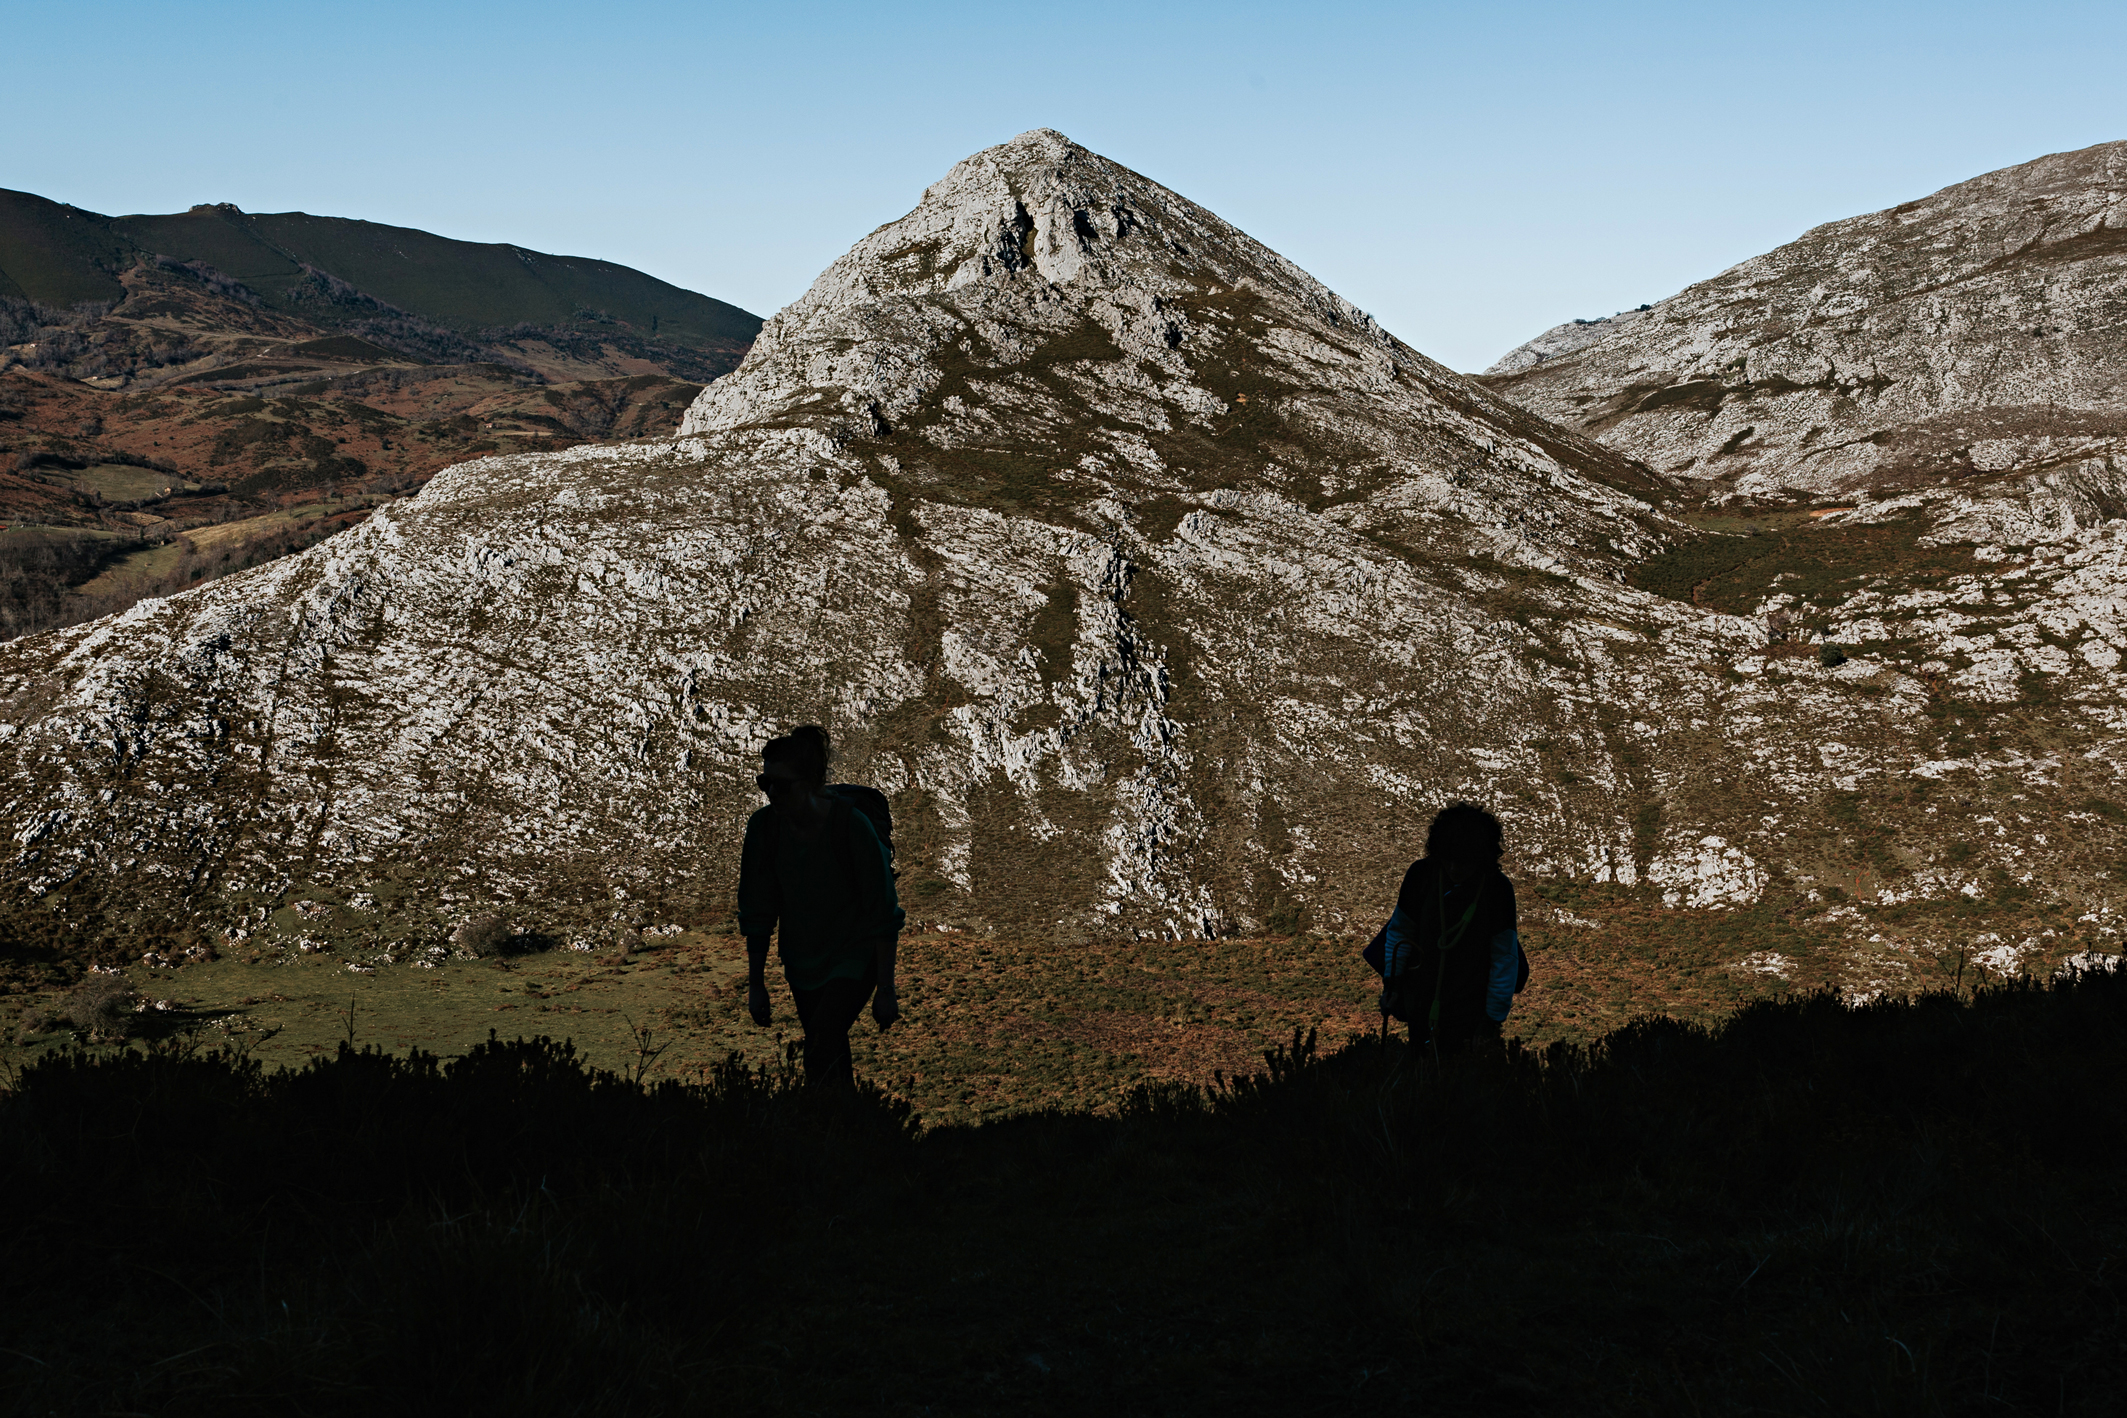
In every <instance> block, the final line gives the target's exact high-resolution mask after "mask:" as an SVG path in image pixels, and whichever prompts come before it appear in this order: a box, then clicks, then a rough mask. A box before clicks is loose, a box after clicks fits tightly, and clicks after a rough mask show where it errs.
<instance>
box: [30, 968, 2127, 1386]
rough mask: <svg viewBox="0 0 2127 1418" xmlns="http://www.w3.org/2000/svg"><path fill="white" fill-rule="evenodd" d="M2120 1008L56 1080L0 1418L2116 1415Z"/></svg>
mask: <svg viewBox="0 0 2127 1418" xmlns="http://www.w3.org/2000/svg"><path fill="white" fill-rule="evenodd" d="M2123 1025H2127V979H2117V978H2100V979H2094V980H2088V981H2086V982H2084V983H2082V984H2079V985H2077V986H2074V987H2072V988H2061V989H2054V990H2035V989H2029V988H2012V989H2004V990H1999V991H1993V992H1989V993H1986V994H1983V995H1981V996H1979V997H1977V998H1974V999H1969V1000H1959V999H1956V998H1952V997H1949V996H1934V997H1930V998H1926V999H1922V1000H1918V1001H1915V1002H1912V1003H1897V1004H1889V1003H1886V1004H1878V1005H1874V1006H1870V1007H1868V1008H1865V1009H1860V1010H1853V1009H1849V1008H1847V1007H1845V1006H1843V1005H1842V1004H1840V1003H1839V1002H1838V1001H1836V1000H1835V999H1831V998H1828V997H1818V998H1814V999H1805V1000H1794V1001H1789V1002H1785V1003H1779V1004H1760V1005H1758V1006H1755V1007H1753V1008H1751V1009H1749V1010H1746V1011H1745V1012H1744V1013H1743V1014H1741V1015H1740V1016H1738V1017H1737V1018H1736V1019H1734V1020H1733V1021H1731V1022H1730V1023H1728V1024H1727V1025H1726V1026H1725V1028H1724V1029H1722V1030H1721V1031H1720V1032H1718V1033H1709V1032H1708V1031H1705V1030H1702V1029H1697V1028H1694V1027H1692V1026H1688V1025H1681V1024H1676V1023H1670V1022H1655V1023H1650V1024H1645V1025H1641V1026H1637V1027H1635V1028H1632V1029H1628V1030H1626V1031H1623V1032H1621V1033H1619V1034H1617V1035H1614V1036H1612V1037H1610V1038H1609V1039H1607V1040H1606V1041H1604V1042H1603V1043H1602V1044H1601V1045H1600V1046H1598V1047H1597V1048H1595V1049H1593V1050H1588V1051H1580V1050H1574V1049H1571V1048H1566V1047H1561V1048H1558V1049H1554V1050H1552V1051H1551V1052H1550V1053H1549V1054H1548V1055H1547V1056H1546V1057H1544V1058H1542V1059H1541V1060H1539V1058H1538V1057H1537V1056H1535V1055H1530V1054H1525V1053H1524V1054H1516V1055H1513V1056H1511V1057H1510V1058H1508V1059H1504V1060H1485V1059H1466V1060H1460V1061H1456V1062H1455V1063H1454V1065H1453V1066H1452V1067H1451V1068H1450V1069H1448V1070H1447V1071H1446V1072H1444V1073H1436V1072H1434V1071H1433V1070H1432V1069H1430V1068H1429V1067H1427V1066H1421V1065H1414V1063H1413V1061H1411V1060H1410V1059H1408V1058H1407V1057H1405V1056H1404V1054H1403V1051H1402V1050H1400V1049H1397V1048H1392V1049H1390V1050H1387V1051H1383V1050H1381V1049H1380V1048H1379V1047H1378V1046H1374V1045H1371V1044H1360V1045H1356V1046H1354V1047H1352V1048H1350V1049H1347V1050H1345V1051H1342V1052H1341V1053H1338V1054H1336V1055H1334V1056H1332V1057H1330V1058H1328V1059H1326V1060H1323V1061H1321V1062H1308V1061H1307V1060H1306V1058H1305V1056H1304V1051H1302V1053H1301V1054H1300V1055H1297V1056H1296V1055H1295V1054H1293V1053H1285V1054H1282V1055H1281V1056H1279V1057H1278V1058H1276V1059H1275V1061H1274V1064H1273V1069H1272V1073H1271V1075H1270V1076H1268V1077H1266V1078H1263V1079H1260V1080H1258V1081H1256V1082H1255V1083H1252V1084H1250V1085H1248V1086H1245V1087H1241V1088H1238V1089H1234V1090H1230V1091H1223V1092H1216V1093H1212V1094H1206V1093H1203V1092H1200V1091H1196V1090H1191V1089H1187V1088H1176V1087H1168V1088H1165V1089H1154V1090H1149V1091H1140V1092H1139V1093H1138V1094H1137V1095H1135V1097H1134V1099H1133V1100H1132V1102H1131V1103H1130V1104H1129V1105H1128V1106H1126V1107H1125V1108H1124V1109H1123V1110H1122V1112H1121V1113H1120V1115H1118V1116H1115V1117H1110V1118H1094V1117H1089V1116H1085V1115H1083V1114H1068V1113H1049V1114H1044V1115H1038V1116H1032V1117H1023V1118H1019V1119H1016V1120H1013V1121H1011V1122H1008V1123H1005V1124H1002V1125H999V1126H993V1127H985V1128H981V1129H976V1130H967V1129H956V1128H945V1129H939V1130H934V1131H932V1132H929V1133H927V1134H922V1135H912V1134H910V1133H909V1132H907V1131H906V1130H904V1128H903V1127H902V1125H901V1123H900V1121H899V1113H898V1111H897V1109H896V1107H895V1106H894V1105H893V1104H891V1103H890V1102H888V1101H886V1100H884V1099H881V1098H878V1097H876V1096H871V1097H867V1098H864V1099H861V1100H852V1102H851V1103H850V1104H849V1105H847V1106H835V1105H833V1102H832V1100H823V1099H816V1098H808V1097H806V1096H804V1095H803V1094H802V1093H793V1092H789V1091H784V1090H783V1089H781V1088H780V1087H779V1086H778V1079H777V1076H776V1074H775V1073H774V1071H772V1070H771V1071H768V1072H765V1073H762V1072H755V1073H748V1072H746V1071H744V1070H741V1069H736V1068H730V1069H724V1070H721V1071H718V1072H716V1073H713V1074H712V1075H711V1076H710V1077H709V1078H708V1079H706V1080H704V1082H703V1083H702V1084H699V1085H695V1086H681V1085H678V1084H669V1085H665V1086H663V1087H661V1088H659V1089H656V1090H654V1091H650V1092H645V1091H643V1090H641V1089H638V1088H635V1087H633V1086H631V1085H629V1084H628V1083H627V1082H625V1081H624V1080H622V1079H617V1078H614V1077H613V1076H611V1075H610V1074H605V1075H592V1074H586V1073H585V1072H584V1071H582V1069H581V1068H580V1067H579V1066H578V1064H577V1062H576V1061H575V1060H572V1059H571V1058H569V1057H568V1056H567V1055H565V1054H563V1053H560V1052H558V1051H556V1050H553V1049H549V1048H546V1047H544V1046H539V1045H532V1046H510V1045H502V1046H497V1047H489V1048H484V1049H481V1050H477V1051H475V1052H474V1053H473V1054H472V1055H470V1056H468V1057H467V1058H465V1059H462V1060H459V1061H457V1062H455V1063H452V1064H450V1065H448V1066H445V1067H442V1068H439V1067H438V1066H437V1065H435V1064H434V1062H433V1061H424V1060H420V1059H415V1060H411V1061H408V1060H392V1059H388V1058H386V1057H384V1056H381V1055H375V1054H369V1055H364V1054H358V1053H353V1052H344V1051H343V1052H341V1053H340V1054H338V1055H337V1056H336V1057H328V1058H323V1059H319V1060H317V1061H316V1062H314V1063H313V1064H312V1065H310V1066H309V1067H308V1068H307V1069H306V1070H304V1071H303V1072H301V1073H280V1074H274V1075H265V1074H262V1073H260V1072H258V1071H256V1069H255V1066H249V1065H245V1064H242V1063H241V1062H238V1061H235V1060H233V1059H231V1058H230V1057H228V1056H226V1055H224V1056H221V1057H214V1056H202V1055H199V1054H196V1053H190V1054H188V1053H187V1051H186V1050H185V1049H183V1048H182V1047H165V1048H163V1049H160V1050H157V1051H154V1052H152V1053H151V1054H148V1055H142V1054H140V1053H138V1052H132V1053H115V1054H114V1053H113V1052H112V1051H110V1050H105V1051H103V1054H102V1057H100V1058H91V1057H88V1056H71V1057H69V1056H61V1057H58V1058H53V1059H49V1060H47V1061H45V1062H43V1063H41V1064H39V1065H37V1066H36V1067H33V1068H31V1069H29V1070H27V1071H26V1072H25V1073H23V1074H22V1075H21V1076H20V1079H19V1081H18V1083H17V1085H16V1088H15V1090H14V1092H13V1093H12V1095H10V1096H8V1097H6V1098H5V1099H4V1100H0V1187H4V1189H5V1191H6V1193H7V1194H8V1196H9V1197H10V1214H11V1218H12V1219H13V1221H14V1223H15V1225H14V1228H13V1229H12V1230H11V1232H10V1233H9V1237H8V1239H9V1245H8V1253H7V1257H6V1258H7V1261H8V1264H7V1265H6V1266H5V1267H4V1268H0V1326H4V1327H5V1328H6V1330H7V1333H8V1336H9V1337H8V1341H7V1345H6V1348H5V1350H0V1373H4V1374H5V1376H6V1382H5V1383H4V1384H0V1394H4V1395H5V1397H0V1411H13V1412H23V1413H29V1412H36V1413H44V1412H47V1411H63V1412H95V1411H133V1412H158V1413H171V1414H183V1413H209V1412H214V1413H223V1412H230V1411H239V1412H251V1411H258V1412H267V1411H275V1412H306V1413H318V1414H327V1413H371V1412H380V1411H431V1412H445V1411H447V1412H473V1413H477V1412H509V1413H513V1414H545V1413H659V1412H696V1411H708V1410H709V1409H712V1408H713V1409H716V1410H719V1411H733V1412H751V1413H777V1412H833V1413H869V1412H882V1413H884V1412H893V1413H918V1412H927V1413H941V1414H944V1413H950V1414H977V1413H982V1414H987V1413H997V1414H1006V1413H1010V1414H1025V1413H1059V1414H1062V1413H1073V1414H1075V1413H1090V1412H1108V1411H1116V1412H1145V1413H1152V1412H1157V1413H1195V1412H1206V1413H1219V1414H1231V1413H1234V1412H1269V1411H1285V1410H1291V1411H1296V1412H1325V1413H1327V1412H1338V1413H1375V1412H1379V1413H1408V1412H1412V1411H1434V1412H1448V1413H1462V1412H1472V1413H1474V1412H1487V1413H1493V1412H1518V1413H1557V1414H1575V1415H1580V1414H1603V1413H1621V1414H1622V1413H1632V1414H1672V1413H1673V1414H1686V1413H1689V1414H1707V1413H1742V1412H1757V1413H1804V1412H1819V1411H1824V1412H1870V1413H1886V1412H1895V1413H1913V1414H1932V1413H1957V1412H1980V1411H1986V1412H2003V1411H2006V1412H2024V1411H2028V1412H2045V1413H2063V1414H2101V1413H2107V1412H2110V1411H2112V1406H2113V1404H2114V1402H2115V1400H2116V1398H2117V1394H2118V1391H2119V1386H2120V1384H2121V1383H2122V1382H2123V1381H2127V1350H2123V1348H2122V1345H2121V1342H2120V1329H2119V1315H2120V1312H2121V1311H2120V1306H2121V1300H2122V1296H2121V1294H2120V1290H2119V1285H2120V1281H2119V1279H2118V1272H2119V1268H2120V1261H2121V1260H2122V1259H2123V1256H2122V1250H2123V1248H2127V1227H2123V1225H2122V1223H2121V1221H2120V1216H2121V1215H2122V1212H2121V1210H2120V1203H2121V1201H2122V1200H2123V1199H2127V1198H2123V1196H2122V1189H2123V1184H2122V1181H2121V1177H2120V1174H2119V1172H2118V1169H2117V1167H2116V1153H2117V1147H2118V1142H2119V1138H2120V1136H2121V1133H2122V1129H2123V1128H2127V1095H2123V1094H2122V1093H2121V1092H2120V1091H2119V1090H2118V1089H2116V1088H2110V1087H2102V1088H2091V1087H2083V1086H2079V1085H2078V1084H2077V1082H2076V1080H2079V1079H2091V1080H2101V1079H2111V1078H2116V1077H2118V1075H2119V1073H2120V1071H2121V1069H2122V1067H2123V1066H2127V1028H2123V1027H2122V1026H2123Z"/></svg>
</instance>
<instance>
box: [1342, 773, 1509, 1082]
mask: <svg viewBox="0 0 2127 1418" xmlns="http://www.w3.org/2000/svg"><path fill="white" fill-rule="evenodd" d="M1503 836H1504V834H1503V833H1502V832H1501V831H1500V826H1499V819H1498V818H1496V817H1494V816H1492V814H1491V813H1489V812H1486V811H1485V810H1484V809H1483V808H1481V807H1478V806H1476V805H1475V804H1474V803H1450V804H1449V805H1448V806H1447V807H1445V808H1443V809H1442V810H1441V811H1440V813H1439V815H1438V816H1436V817H1435V818H1434V819H1433V825H1432V826H1431V827H1430V828H1429V829H1427V831H1426V834H1425V856H1424V857H1423V858H1422V859H1420V860H1418V861H1415V862H1413V863H1411V867H1410V870H1409V871H1407V872H1405V873H1404V874H1403V887H1402V889H1401V890H1400V891H1398V892H1397V893H1396V912H1395V914H1394V915H1392V916H1390V917H1389V922H1388V925H1387V927H1385V928H1384V929H1383V931H1382V933H1381V936H1380V937H1378V938H1377V942H1376V944H1377V945H1378V946H1379V953H1380V957H1381V958H1380V961H1379V963H1378V965H1377V967H1376V968H1378V969H1379V970H1380V971H1381V977H1382V986H1383V988H1382V991H1381V1012H1382V1014H1383V1016H1385V1018H1384V1021H1383V1023H1384V1025H1385V1024H1386V1017H1389V1016H1392V1017H1394V1018H1396V1019H1401V1020H1403V1021H1404V1022H1406V1023H1408V1024H1409V1025H1410V1027H1411V1043H1412V1044H1414V1045H1417V1046H1420V1047H1423V1048H1425V1049H1427V1050H1429V1051H1430V1052H1431V1053H1432V1055H1433V1057H1434V1058H1436V1059H1440V1058H1446V1057H1448V1056H1449V1055H1451V1054H1459V1053H1467V1052H1469V1051H1470V1050H1471V1049H1472V1048H1473V1047H1475V1046H1477V1045H1479V1044H1482V1043H1486V1042H1489V1041H1492V1040H1496V1039H1498V1038H1499V1036H1500V1027H1501V1026H1502V1025H1503V1024H1505V1023H1506V1018H1507V1013H1508V1011H1509V1010H1511V1009H1512V1008H1513V1007H1514V996H1515V994H1516V993H1518V992H1519V991H1520V989H1521V987H1522V986H1523V985H1524V984H1526V983H1527V982H1528V978H1529V965H1528V959H1527V957H1526V956H1525V955H1523V953H1522V949H1521V936H1520V933H1519V931H1518V928H1517V923H1516V919H1515V914H1514V885H1513V883H1512V882H1510V881H1508V880H1507V878H1506V874H1505V873H1503V872H1502V871H1500V869H1499V858H1500V854H1501V852H1502V850H1503V847H1502V841H1503ZM1372 954H1373V951H1372V950H1371V949H1370V950H1369V956H1370V957H1371V956H1372Z"/></svg>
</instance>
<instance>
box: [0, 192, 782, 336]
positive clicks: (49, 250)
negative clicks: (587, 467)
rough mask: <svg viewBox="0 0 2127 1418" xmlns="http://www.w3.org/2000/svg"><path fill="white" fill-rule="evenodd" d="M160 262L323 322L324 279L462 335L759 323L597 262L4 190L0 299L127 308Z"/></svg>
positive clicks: (272, 216) (328, 302) (359, 229)
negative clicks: (139, 277) (98, 208)
mask: <svg viewBox="0 0 2127 1418" xmlns="http://www.w3.org/2000/svg"><path fill="white" fill-rule="evenodd" d="M409 252H410V253H411V254H409ZM154 256H164V257H168V258H170V259H172V260H175V261H180V262H200V263H202V264H204V265H206V266H209V267H211V268H213V269H214V270H216V271H218V272H220V273H222V274H224V275H225V276H227V277H228V278H230V279H232V280H234V281H237V282H239V283H241V284H243V285H244V286H246V287H248V288H253V289H255V290H256V292H257V294H258V295H259V296H260V297H261V299H263V300H264V302H265V303H266V305H267V306H268V307H269V308H271V309H274V310H278V311H281V312H282V313H286V314H294V315H298V316H301V317H303V318H306V319H309V320H312V321H313V322H318V321H322V322H324V323H327V324H331V323H335V322H337V321H344V320H347V319H350V318H353V317H351V316H349V315H348V314H347V313H346V312H345V311H344V310H340V309H336V306H339V305H341V304H342V302H341V301H337V300H335V298H334V297H335V296H336V295H337V294H338V292H336V291H334V290H333V289H332V287H331V285H330V284H329V282H328V281H321V280H320V279H319V277H320V276H323V277H329V278H331V279H332V280H338V281H342V282H345V283H346V284H347V285H350V286H352V287H354V288H355V289H356V290H357V291H360V292H364V293H367V294H369V295H371V296H372V297H374V298H375V299H376V300H378V301H379V302H381V303H383V304H386V305H390V306H393V307H395V308H397V309H398V310H400V311H403V312H405V313H409V314H412V315H414V316H416V317H417V318H420V319H424V320H428V321H430V322H432V323H434V324H437V325H440V326H442V327H444V328H446V329H450V330H453V331H455V332H457V333H459V334H463V335H475V334H480V333H482V332H486V331H493V330H501V329H508V328H510V327H513V326H516V325H521V324H531V325H544V326H551V327H555V328H560V329H580V330H586V331H591V332H597V331H598V330H599V327H600V326H601V325H603V326H606V327H608V328H611V327H613V326H615V325H616V324H617V325H618V326H619V327H620V328H621V329H623V330H626V331H629V332H631V333H634V334H636V335H638V336H640V337H643V338H649V337H651V336H653V335H662V336H663V337H664V339H665V341H666V342H667V343H673V342H679V343H683V344H685V345H687V346H689V347H699V348H705V349H715V348H735V351H738V352H742V351H743V349H744V346H745V345H746V344H747V343H748V342H750V340H751V338H752V335H753V332H754V331H755V330H757V329H758V328H759V324H760V322H759V319H758V317H756V316H753V315H751V314H749V313H748V312H746V311H743V310H740V309H739V308H738V307H737V306H733V305H729V304H726V303H725V302H723V301H720V300H716V299H714V298H713V297H710V296H705V295H700V294H697V293H695V292H693V291H688V290H684V289H682V288H680V287H678V286H674V285H670V284H669V283H667V282H664V281H660V280H658V279H657V278H656V277H654V276H648V275H644V274H643V273H642V272H639V271H634V270H631V269H629V268H628V267H625V266H622V265H619V264H618V263H616V262H611V261H603V260H599V259H597V258H593V257H580V256H555V255H550V254H548V253H545V252H538V251H532V250H530V249H529V248H526V247H520V246H517V245H514V244H512V243H506V242H469V241H458V240H455V239H453V238H450V237H442V236H437V235H435V234H433V233H430V232H425V231H421V230H418V229H416V228H412V227H396V226H391V225H388V224H385V223H381V222H370V221H365V220H362V219H360V218H349V217H318V216H312V215H311V214H309V213H307V212H275V213H249V212H245V211H242V210H241V209H240V208H237V207H236V206H235V205H234V204H231V203H226V202H224V203H202V204H199V205H197V206H194V207H192V208H191V209H190V210H189V211H186V212H180V213H172V214H166V215H135V216H124V217H107V216H104V215H102V214H100V213H96V212H89V211H85V210H83V209H80V208H75V207H71V206H63V205H62V204H59V203H54V202H51V201H50V200H49V199H46V198H42V197H38V196H36V195H35V194H34V193H27V192H14V191H8V190H4V189H0V282H5V285H4V286H0V295H13V296H15V297H16V298H18V299H24V300H33V301H37V302H40V303H42V304H46V305H54V306H66V305H74V304H79V303H83V302H86V301H96V300H108V301H114V302H115V301H119V300H123V299H125V297H126V295H127V293H128V292H127V291H126V289H125V287H124V285H123V283H122V282H121V281H120V280H119V278H118V277H119V273H120V272H121V271H122V270H123V269H124V268H125V267H127V266H130V265H132V264H134V263H135V262H137V261H138V260H140V259H142V258H150V257H154ZM387 257H390V258H395V259H386V258H387ZM10 287H11V288H12V289H10Z"/></svg>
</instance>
